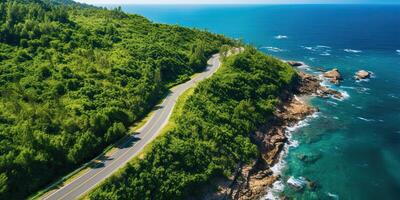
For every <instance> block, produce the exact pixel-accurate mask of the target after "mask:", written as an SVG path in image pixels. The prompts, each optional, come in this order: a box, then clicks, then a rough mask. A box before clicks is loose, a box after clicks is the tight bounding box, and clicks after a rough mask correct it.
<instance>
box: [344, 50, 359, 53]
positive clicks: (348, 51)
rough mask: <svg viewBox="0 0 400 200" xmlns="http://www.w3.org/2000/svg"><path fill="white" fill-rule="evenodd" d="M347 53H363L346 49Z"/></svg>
mask: <svg viewBox="0 0 400 200" xmlns="http://www.w3.org/2000/svg"><path fill="white" fill-rule="evenodd" d="M344 51H345V52H347V53H361V52H362V51H361V50H355V49H344Z"/></svg>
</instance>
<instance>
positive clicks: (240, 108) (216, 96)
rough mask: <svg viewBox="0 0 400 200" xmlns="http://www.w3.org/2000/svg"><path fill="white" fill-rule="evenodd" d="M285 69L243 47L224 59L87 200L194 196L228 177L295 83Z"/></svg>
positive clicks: (252, 150)
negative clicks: (169, 124)
mask: <svg viewBox="0 0 400 200" xmlns="http://www.w3.org/2000/svg"><path fill="white" fill-rule="evenodd" d="M296 78H297V74H296V73H295V71H294V70H293V69H292V68H291V67H289V66H288V65H287V64H285V63H283V62H281V61H279V60H277V59H275V58H272V57H269V56H266V55H264V54H263V53H261V52H259V51H257V50H255V49H252V48H251V47H247V48H246V50H245V51H244V52H243V53H240V54H238V55H235V56H232V57H228V58H227V59H226V60H225V61H224V64H223V66H222V67H221V69H220V70H219V71H218V72H217V73H216V74H215V75H213V76H212V77H211V78H209V79H207V80H205V81H203V82H201V83H199V84H198V86H197V87H196V88H195V89H194V91H193V93H192V95H190V96H189V97H187V99H186V101H185V103H184V105H183V106H182V108H180V112H179V113H181V115H179V116H176V117H174V118H173V120H174V121H173V123H174V124H176V125H175V126H174V127H173V128H172V129H170V130H169V131H168V132H167V133H165V134H163V135H162V136H160V137H158V138H157V139H156V140H155V142H154V144H153V145H152V146H151V149H149V150H148V151H147V153H146V154H145V155H144V157H143V158H142V159H136V160H134V161H132V162H131V163H130V164H129V165H128V166H127V167H125V168H123V169H122V170H121V171H120V172H119V173H118V175H116V176H113V177H111V178H109V179H107V180H106V182H105V183H103V184H102V185H101V186H99V187H98V188H96V189H95V190H94V191H93V192H92V193H91V194H90V195H89V197H88V198H90V199H96V200H98V199H126V200H128V199H129V200H130V199H165V200H169V199H183V198H185V197H191V198H193V197H199V196H201V194H199V192H200V191H201V190H200V188H201V186H202V185H209V181H210V180H211V179H212V178H213V177H220V176H230V175H232V173H233V172H234V170H235V168H236V167H237V166H238V165H239V164H244V163H247V162H249V161H250V160H251V159H254V158H256V156H257V154H258V150H257V148H256V146H255V145H254V144H253V143H252V142H251V141H250V137H249V135H250V133H251V131H254V130H255V129H256V128H257V127H259V126H260V125H261V124H263V123H265V122H266V121H267V119H268V118H269V117H271V116H272V112H273V110H274V106H275V105H276V104H277V103H278V102H279V94H280V93H281V92H282V91H283V90H284V89H287V88H288V86H290V85H291V84H293V82H294V81H295V80H296Z"/></svg>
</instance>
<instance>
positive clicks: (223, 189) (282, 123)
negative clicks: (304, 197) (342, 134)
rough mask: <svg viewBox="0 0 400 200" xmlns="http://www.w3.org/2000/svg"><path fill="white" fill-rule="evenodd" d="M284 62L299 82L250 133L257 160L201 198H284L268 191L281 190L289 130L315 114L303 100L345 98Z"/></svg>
mask: <svg viewBox="0 0 400 200" xmlns="http://www.w3.org/2000/svg"><path fill="white" fill-rule="evenodd" d="M284 62H286V61H284ZM287 63H288V64H289V65H291V66H292V67H293V68H295V70H296V71H297V72H298V77H299V79H298V80H297V81H296V83H295V84H294V85H293V86H291V87H290V88H288V89H286V90H285V91H284V92H282V94H281V97H280V104H279V105H278V106H277V108H276V110H275V112H274V115H273V117H272V118H271V119H270V120H269V121H268V122H267V123H265V125H263V126H262V127H260V128H259V129H258V130H257V131H255V132H253V133H251V134H250V137H251V140H252V141H253V143H254V144H256V145H257V147H258V149H259V152H260V156H259V158H258V159H257V160H255V161H253V162H252V163H250V164H248V165H241V164H238V167H237V170H236V172H235V173H234V175H233V176H232V177H230V178H228V180H226V179H225V180H221V179H218V180H215V182H216V185H217V192H215V191H214V192H211V191H209V192H206V194H205V196H204V197H203V198H202V199H214V200H219V199H235V200H236V199H237V200H253V199H254V200H255V199H268V200H269V199H285V197H284V196H281V197H276V196H274V195H273V194H272V193H271V191H270V190H273V188H274V187H275V188H279V187H281V184H282V183H281V182H280V179H281V176H280V173H281V169H282V168H283V165H284V163H281V162H284V161H283V159H284V157H285V154H286V153H287V151H288V148H289V147H290V146H296V145H297V144H296V143H294V142H293V141H290V137H291V131H292V129H296V128H299V127H302V126H303V125H304V123H306V121H307V119H309V118H312V117H315V116H316V115H317V114H318V111H319V110H318V108H315V107H312V106H311V105H309V104H308V102H307V100H306V99H308V98H312V97H315V96H317V97H320V98H324V99H327V98H336V99H343V98H345V96H343V94H341V93H340V92H338V91H335V90H332V89H329V88H328V87H326V86H325V85H324V84H323V81H324V79H323V78H322V77H321V76H317V75H312V74H308V73H305V72H303V71H301V70H300V69H301V68H303V67H307V66H306V65H305V64H304V63H301V65H293V62H291V61H288V62H287ZM304 159H307V158H304ZM305 182H307V184H306V185H307V186H306V187H309V188H311V189H313V188H314V187H316V184H315V183H314V182H312V181H310V180H307V181H305ZM294 187H295V185H294Z"/></svg>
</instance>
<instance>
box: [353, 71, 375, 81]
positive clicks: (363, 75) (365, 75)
mask: <svg viewBox="0 0 400 200" xmlns="http://www.w3.org/2000/svg"><path fill="white" fill-rule="evenodd" d="M370 77H371V72H368V71H365V70H360V71H358V72H357V73H356V75H355V76H354V78H355V79H356V80H363V79H367V78H370Z"/></svg>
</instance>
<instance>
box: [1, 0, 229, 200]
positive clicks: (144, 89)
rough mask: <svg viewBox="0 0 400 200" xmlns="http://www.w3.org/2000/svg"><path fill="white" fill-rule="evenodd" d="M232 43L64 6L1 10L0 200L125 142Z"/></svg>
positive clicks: (23, 1) (64, 2)
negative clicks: (170, 92) (170, 93)
mask: <svg viewBox="0 0 400 200" xmlns="http://www.w3.org/2000/svg"><path fill="white" fill-rule="evenodd" d="M223 44H232V41H231V40H229V39H226V38H224V37H223V36H220V35H215V34H210V33H208V32H205V31H199V30H192V29H187V28H182V27H178V26H170V25H163V24H155V23H152V22H150V21H149V20H147V19H145V18H143V17H141V16H138V15H130V14H125V13H123V12H122V11H121V10H120V9H115V10H106V9H100V8H95V7H91V6H88V5H82V4H77V3H74V2H73V1H69V0H59V1H41V0H14V1H11V0H2V1H1V2H0V199H21V198H24V197H26V196H27V195H29V194H30V193H32V192H34V191H36V190H38V189H39V188H41V187H44V186H45V185H47V184H49V183H50V182H51V181H54V180H55V179H56V178H57V177H60V176H62V175H65V174H66V173H68V172H70V171H72V170H73V169H75V168H76V167H78V166H79V165H81V164H82V163H84V162H86V161H88V160H90V159H91V158H93V157H94V156H96V155H97V154H98V153H100V152H101V151H102V149H103V148H104V147H106V146H107V145H109V144H111V143H113V142H115V141H116V140H118V139H119V138H121V137H123V136H124V135H125V134H126V132H127V131H126V129H127V127H128V126H129V125H130V124H132V123H133V122H135V121H137V120H138V119H140V118H141V117H142V116H144V115H145V114H146V113H147V112H148V111H149V109H150V108H151V107H152V106H154V105H155V103H156V102H157V101H158V100H160V99H161V98H162V96H163V95H164V94H165V92H166V91H167V89H168V87H170V86H172V85H174V84H176V83H179V82H182V81H184V80H187V79H188V77H189V76H190V75H192V74H193V73H195V72H197V71H199V70H202V69H203V67H204V66H205V63H206V60H207V59H206V58H207V57H208V56H210V55H211V54H212V53H215V52H217V51H218V49H219V47H220V46H221V45H223Z"/></svg>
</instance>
